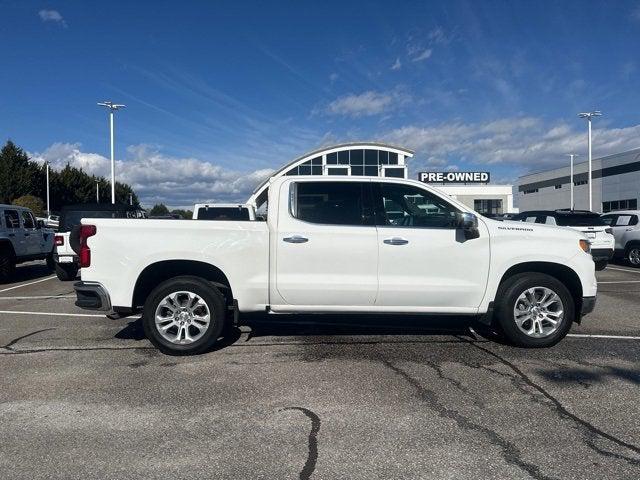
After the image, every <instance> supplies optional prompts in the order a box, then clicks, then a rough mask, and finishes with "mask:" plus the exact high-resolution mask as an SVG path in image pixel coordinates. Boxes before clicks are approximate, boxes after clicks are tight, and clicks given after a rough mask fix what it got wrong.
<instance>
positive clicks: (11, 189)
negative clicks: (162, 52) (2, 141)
mask: <svg viewBox="0 0 640 480" xmlns="http://www.w3.org/2000/svg"><path fill="white" fill-rule="evenodd" d="M45 189H46V186H45V174H44V170H43V168H42V166H40V165H38V164H37V163H36V162H32V161H30V160H29V157H28V156H27V154H26V153H25V151H24V150H22V149H21V148H20V147H18V146H17V145H16V144H14V143H13V142H12V141H11V140H9V141H7V143H6V145H5V146H4V147H2V150H0V203H11V201H12V200H13V199H15V198H18V197H21V196H23V195H35V196H37V197H44V195H43V193H44V190H45Z"/></svg>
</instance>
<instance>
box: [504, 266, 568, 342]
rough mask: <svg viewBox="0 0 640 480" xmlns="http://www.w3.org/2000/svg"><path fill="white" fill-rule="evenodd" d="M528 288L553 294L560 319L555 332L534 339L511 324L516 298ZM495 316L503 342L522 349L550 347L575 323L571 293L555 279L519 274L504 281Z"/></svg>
mask: <svg viewBox="0 0 640 480" xmlns="http://www.w3.org/2000/svg"><path fill="white" fill-rule="evenodd" d="M532 287H546V288H548V289H550V290H552V291H554V292H555V293H556V294H557V295H558V296H559V297H560V299H561V301H562V304H563V311H564V318H563V319H562V320H561V322H560V325H559V326H558V328H557V330H556V331H555V332H553V333H551V334H550V335H548V336H546V337H542V338H534V337H531V336H529V335H527V334H526V333H524V332H522V331H521V330H520V329H519V328H518V326H517V325H516V322H515V320H514V313H513V311H514V308H515V306H516V301H517V300H518V297H519V296H520V295H521V294H522V293H523V292H525V291H526V290H528V289H529V288H532ZM495 315H496V317H495V318H496V320H497V322H498V325H499V326H500V328H501V330H502V332H503V333H504V336H505V338H506V339H507V340H508V341H509V343H511V344H512V345H515V346H518V347H526V348H543V347H551V346H553V345H555V344H556V343H558V342H559V341H560V340H562V339H563V338H564V337H565V336H566V335H567V333H569V330H570V329H571V325H572V324H573V321H574V320H575V302H574V299H573V297H572V296H571V293H570V292H569V290H568V289H567V287H565V286H564V285H563V284H562V283H561V282H560V281H559V280H558V279H557V278H555V277H552V276H550V275H546V274H544V273H537V272H528V273H520V274H517V275H514V276H513V277H509V278H508V279H506V280H505V281H504V282H503V283H502V285H500V288H499V289H498V294H497V295H496V308H495Z"/></svg>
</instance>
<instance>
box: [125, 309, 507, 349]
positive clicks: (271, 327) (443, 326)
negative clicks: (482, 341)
mask: <svg viewBox="0 0 640 480" xmlns="http://www.w3.org/2000/svg"><path fill="white" fill-rule="evenodd" d="M471 328H473V330H474V331H475V332H478V333H480V334H481V335H482V336H483V337H485V338H488V339H490V340H492V341H498V342H500V338H499V337H497V336H495V335H494V334H493V333H492V332H491V331H490V330H488V329H487V328H486V327H484V328H483V326H482V325H480V324H478V322H477V320H476V318H474V317H468V316H453V315H451V316H437V317H436V316H419V315H360V314H358V315H355V314H354V315H326V314H323V315H302V314H297V315H277V316H276V315H268V314H244V315H241V316H240V327H231V328H228V329H226V332H225V334H224V336H223V337H222V339H221V340H220V341H219V342H218V343H217V344H216V345H215V346H214V347H213V349H212V350H210V351H215V350H219V349H221V348H225V347H228V346H230V345H233V344H234V343H236V342H243V343H246V342H251V341H252V340H253V341H259V342H261V343H262V342H264V341H266V340H267V339H268V338H274V339H275V338H278V339H283V338H285V339H291V340H293V339H297V340H302V341H303V342H304V341H314V339H315V340H318V339H319V338H320V337H323V340H325V341H326V340H327V339H330V338H331V337H333V338H334V339H335V340H338V339H340V338H341V337H342V338H343V339H344V337H356V336H357V337H365V338H366V337H374V336H376V337H380V336H396V337H399V338H398V339H397V340H394V341H398V342H399V343H402V341H403V340H404V341H406V342H412V341H414V340H413V339H412V338H410V337H416V336H434V337H436V336H449V337H451V336H457V337H466V338H467V339H469V340H474V339H476V337H475V336H474V334H473V333H472V331H471ZM243 333H246V335H245V336H243ZM400 337H402V338H400ZM407 337H409V338H407ZM115 338H119V339H123V340H138V341H139V340H144V339H145V334H144V330H143V327H142V320H141V319H136V320H132V321H130V322H129V323H128V324H127V325H126V326H125V327H124V328H123V329H122V330H120V331H119V332H118V333H117V334H116V335H115ZM285 341H286V340H285ZM460 341H464V340H460Z"/></svg>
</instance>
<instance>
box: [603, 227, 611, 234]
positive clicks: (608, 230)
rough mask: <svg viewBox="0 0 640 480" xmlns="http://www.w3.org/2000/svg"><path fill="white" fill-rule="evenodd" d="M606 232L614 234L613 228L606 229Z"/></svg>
mask: <svg viewBox="0 0 640 480" xmlns="http://www.w3.org/2000/svg"><path fill="white" fill-rule="evenodd" d="M604 231H605V232H606V233H609V234H611V233H613V228H605V229H604Z"/></svg>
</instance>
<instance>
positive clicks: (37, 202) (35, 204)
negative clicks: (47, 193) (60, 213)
mask: <svg viewBox="0 0 640 480" xmlns="http://www.w3.org/2000/svg"><path fill="white" fill-rule="evenodd" d="M12 203H13V205H18V206H19V207H27V208H30V209H31V210H32V211H33V214H34V215H35V216H37V217H43V216H44V215H45V210H44V201H42V199H41V198H38V197H34V196H33V195H23V196H22V197H18V198H16V199H15V200H14V201H13V202H12Z"/></svg>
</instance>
